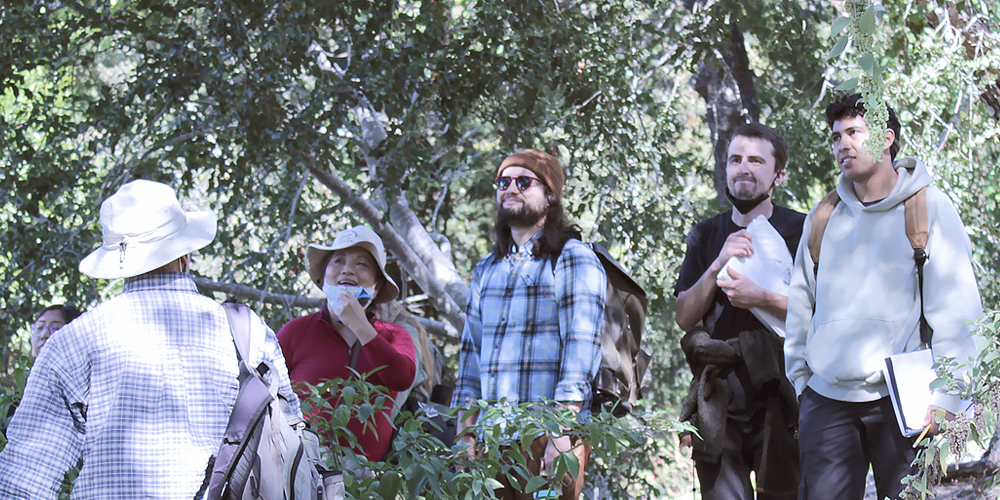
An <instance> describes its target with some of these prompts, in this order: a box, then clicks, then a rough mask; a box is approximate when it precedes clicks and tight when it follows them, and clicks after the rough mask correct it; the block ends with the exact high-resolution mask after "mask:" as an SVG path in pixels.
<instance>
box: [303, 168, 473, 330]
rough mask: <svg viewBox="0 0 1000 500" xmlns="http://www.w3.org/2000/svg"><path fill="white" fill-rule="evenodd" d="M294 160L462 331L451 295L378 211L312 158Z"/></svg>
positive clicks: (461, 320)
mask: <svg viewBox="0 0 1000 500" xmlns="http://www.w3.org/2000/svg"><path fill="white" fill-rule="evenodd" d="M293 153H294V152H293ZM297 156H299V157H300V158H302V160H303V161H305V163H306V167H307V168H308V169H309V171H310V172H312V174H313V176H315V177H316V179H318V180H319V181H320V182H321V183H323V185H324V186H326V187H327V188H329V189H330V190H331V191H333V192H334V193H335V194H336V195H338V196H340V198H341V199H343V200H346V201H347V203H348V205H350V206H351V208H353V209H354V210H355V211H356V212H358V214H359V215H361V217H362V218H363V219H365V221H366V222H368V223H369V224H370V225H371V226H372V229H374V230H375V232H376V233H378V234H379V236H381V237H382V241H383V243H385V246H386V248H388V249H390V250H392V251H393V255H395V257H396V258H397V259H398V260H399V263H400V265H402V266H403V268H404V269H406V272H407V273H409V274H410V277H412V278H413V280H414V281H416V282H417V284H418V285H420V288H422V289H423V290H424V291H425V292H427V294H428V295H429V296H430V299H431V303H432V304H433V305H434V308H435V309H437V310H438V311H440V312H441V313H442V314H443V315H444V317H445V319H447V320H448V322H449V323H451V325H452V326H453V327H455V329H456V330H461V329H462V326H463V325H464V324H465V313H464V312H463V310H462V308H461V307H459V305H458V303H457V302H456V301H455V299H454V298H452V296H451V294H449V293H448V291H447V290H446V289H445V288H444V287H442V286H441V285H440V283H439V282H438V281H437V276H436V275H435V274H434V273H432V272H431V270H430V269H429V268H428V267H427V265H426V264H424V262H423V261H422V260H420V259H419V258H418V257H417V256H416V255H415V254H414V252H413V250H412V249H411V248H410V246H409V245H408V244H407V243H406V241H405V240H403V238H402V237H401V236H400V235H399V233H397V232H396V229H395V228H394V227H392V225H390V224H384V223H383V222H382V214H381V213H380V212H379V211H378V209H376V208H375V206H374V205H372V204H371V203H370V202H369V201H367V200H365V199H364V198H362V197H360V196H357V195H356V194H355V193H354V191H353V190H352V189H351V187H350V186H349V185H348V184H347V183H346V182H344V180H343V179H341V178H339V177H337V176H336V175H334V174H333V173H331V172H328V171H326V170H323V169H321V168H319V166H317V165H316V160H315V159H314V158H313V157H312V155H311V154H308V153H301V154H299V155H297Z"/></svg>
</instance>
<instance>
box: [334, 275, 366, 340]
mask: <svg viewBox="0 0 1000 500" xmlns="http://www.w3.org/2000/svg"><path fill="white" fill-rule="evenodd" d="M330 313H331V314H333V316H334V317H335V318H337V320H339V321H340V322H341V323H343V324H344V325H346V326H347V327H348V328H350V329H351V330H352V331H353V332H354V333H355V334H356V335H357V336H358V338H359V339H360V340H361V342H362V343H367V342H368V341H369V340H371V339H368V338H362V337H363V336H364V334H365V333H370V332H368V330H369V329H368V328H366V326H370V323H368V317H367V316H366V315H365V308H364V307H362V306H361V303H360V302H358V299H357V298H356V297H354V294H353V293H352V292H351V290H349V289H347V288H340V289H339V290H337V296H336V300H333V301H330Z"/></svg>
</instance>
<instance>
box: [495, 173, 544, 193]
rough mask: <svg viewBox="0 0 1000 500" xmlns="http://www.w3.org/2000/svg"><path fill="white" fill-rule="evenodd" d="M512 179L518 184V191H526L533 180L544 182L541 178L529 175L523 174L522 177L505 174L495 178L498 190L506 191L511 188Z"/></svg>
mask: <svg viewBox="0 0 1000 500" xmlns="http://www.w3.org/2000/svg"><path fill="white" fill-rule="evenodd" d="M511 181H513V182H514V185H516V186H517V190H518V191H526V190H527V189H528V188H530V187H531V183H532V182H535V181H538V183H539V184H541V183H542V181H541V180H540V179H537V178H535V177H528V176H527V175H522V176H520V177H507V176H503V177H497V178H496V179H493V183H494V184H496V186H497V191H506V190H507V189H509V188H510V183H511Z"/></svg>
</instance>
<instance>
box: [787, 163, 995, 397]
mask: <svg viewBox="0 0 1000 500" xmlns="http://www.w3.org/2000/svg"><path fill="white" fill-rule="evenodd" d="M895 168H896V172H897V174H898V178H897V180H896V185H895V186H894V187H893V189H892V192H891V193H889V196H887V197H886V198H885V199H884V200H882V201H880V202H878V203H875V204H873V205H871V206H867V207H866V206H864V205H863V204H862V203H861V202H860V201H859V200H858V198H857V196H856V195H855V194H854V189H853V187H852V185H851V183H850V181H848V180H847V179H846V178H844V177H843V176H841V178H840V183H839V185H838V186H837V193H838V194H839V195H840V199H841V201H840V203H838V204H837V206H836V208H835V209H834V210H833V213H832V215H831V216H830V221H829V223H828V224H827V226H826V231H825V233H824V234H823V242H822V245H821V247H820V248H821V251H820V258H819V260H820V262H819V271H818V275H817V276H814V275H813V261H812V257H811V256H810V255H809V249H808V241H809V233H810V230H811V229H812V218H813V216H814V213H815V211H816V209H815V207H814V208H813V210H812V211H810V213H809V216H808V217H807V218H806V221H805V225H804V227H803V231H802V239H801V240H800V242H799V248H798V252H797V253H796V257H795V267H794V269H793V270H792V283H791V288H790V289H789V293H788V318H787V321H786V330H787V334H788V336H787V337H786V338H785V371H786V373H787V375H788V379H789V380H790V381H791V382H792V384H793V385H794V386H795V390H796V392H797V393H798V394H802V391H803V390H804V389H805V388H806V386H808V387H810V388H812V389H813V390H814V391H816V392H817V393H818V394H820V395H821V396H825V397H827V398H830V399H835V400H839V401H848V402H865V401H874V400H876V399H879V398H882V397H884V396H887V395H888V389H887V388H886V384H885V381H884V380H883V378H882V373H881V368H882V367H883V366H884V359H885V358H886V357H887V356H889V355H891V354H896V353H901V352H908V351H913V350H916V349H918V348H920V347H921V346H920V333H919V320H920V296H919V290H918V286H917V272H916V264H915V262H914V260H913V248H912V247H911V246H910V242H909V240H908V239H907V237H906V226H905V221H904V218H903V213H904V209H903V201H904V200H905V199H906V198H907V197H908V196H910V195H911V194H913V193H915V192H917V191H918V190H920V188H922V187H924V186H929V185H930V183H931V175H930V173H929V172H928V171H927V167H926V166H924V164H923V163H922V162H920V161H919V160H917V159H914V158H903V159H901V160H899V161H898V162H896V163H895ZM927 221H928V228H929V230H930V235H929V237H928V241H927V255H928V259H927V261H926V263H925V264H924V301H925V304H924V314H925V316H926V318H927V322H928V324H929V325H930V327H931V328H932V329H933V330H934V336H933V340H932V342H931V344H932V350H933V353H934V357H935V360H937V359H938V358H939V357H941V356H946V357H950V358H953V359H955V360H956V361H958V362H959V363H967V362H968V361H969V360H970V358H975V356H976V355H977V353H978V349H977V347H976V342H975V339H974V338H972V337H970V336H969V334H970V332H971V331H972V330H973V325H971V324H969V323H970V322H973V321H975V320H976V319H978V318H979V317H980V316H981V315H982V302H981V300H980V297H979V288H978V286H977V284H976V277H975V274H974V273H973V270H972V245H971V244H970V242H969V237H968V235H967V234H966V233H965V226H964V225H963V224H962V220H961V219H960V218H959V216H958V213H957V212H956V211H955V207H954V206H952V204H951V201H950V200H949V199H948V197H947V196H945V195H944V193H942V192H941V191H940V190H938V189H937V188H935V187H933V186H930V187H928V188H927ZM814 310H815V312H814ZM949 399H952V398H949V397H948V396H946V395H944V394H935V401H936V402H940V403H945V402H946V401H947V400H949Z"/></svg>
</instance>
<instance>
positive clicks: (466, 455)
mask: <svg viewBox="0 0 1000 500" xmlns="http://www.w3.org/2000/svg"><path fill="white" fill-rule="evenodd" d="M458 444H459V445H461V446H464V448H463V449H462V451H460V452H459V453H458V457H457V458H458V459H457V460H456V461H455V464H456V465H455V466H456V468H458V470H459V472H461V471H465V470H467V469H468V468H469V467H471V465H472V464H473V463H475V461H476V437H475V436H474V435H472V434H471V433H468V434H465V435H463V436H462V437H461V438H459V440H458Z"/></svg>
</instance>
